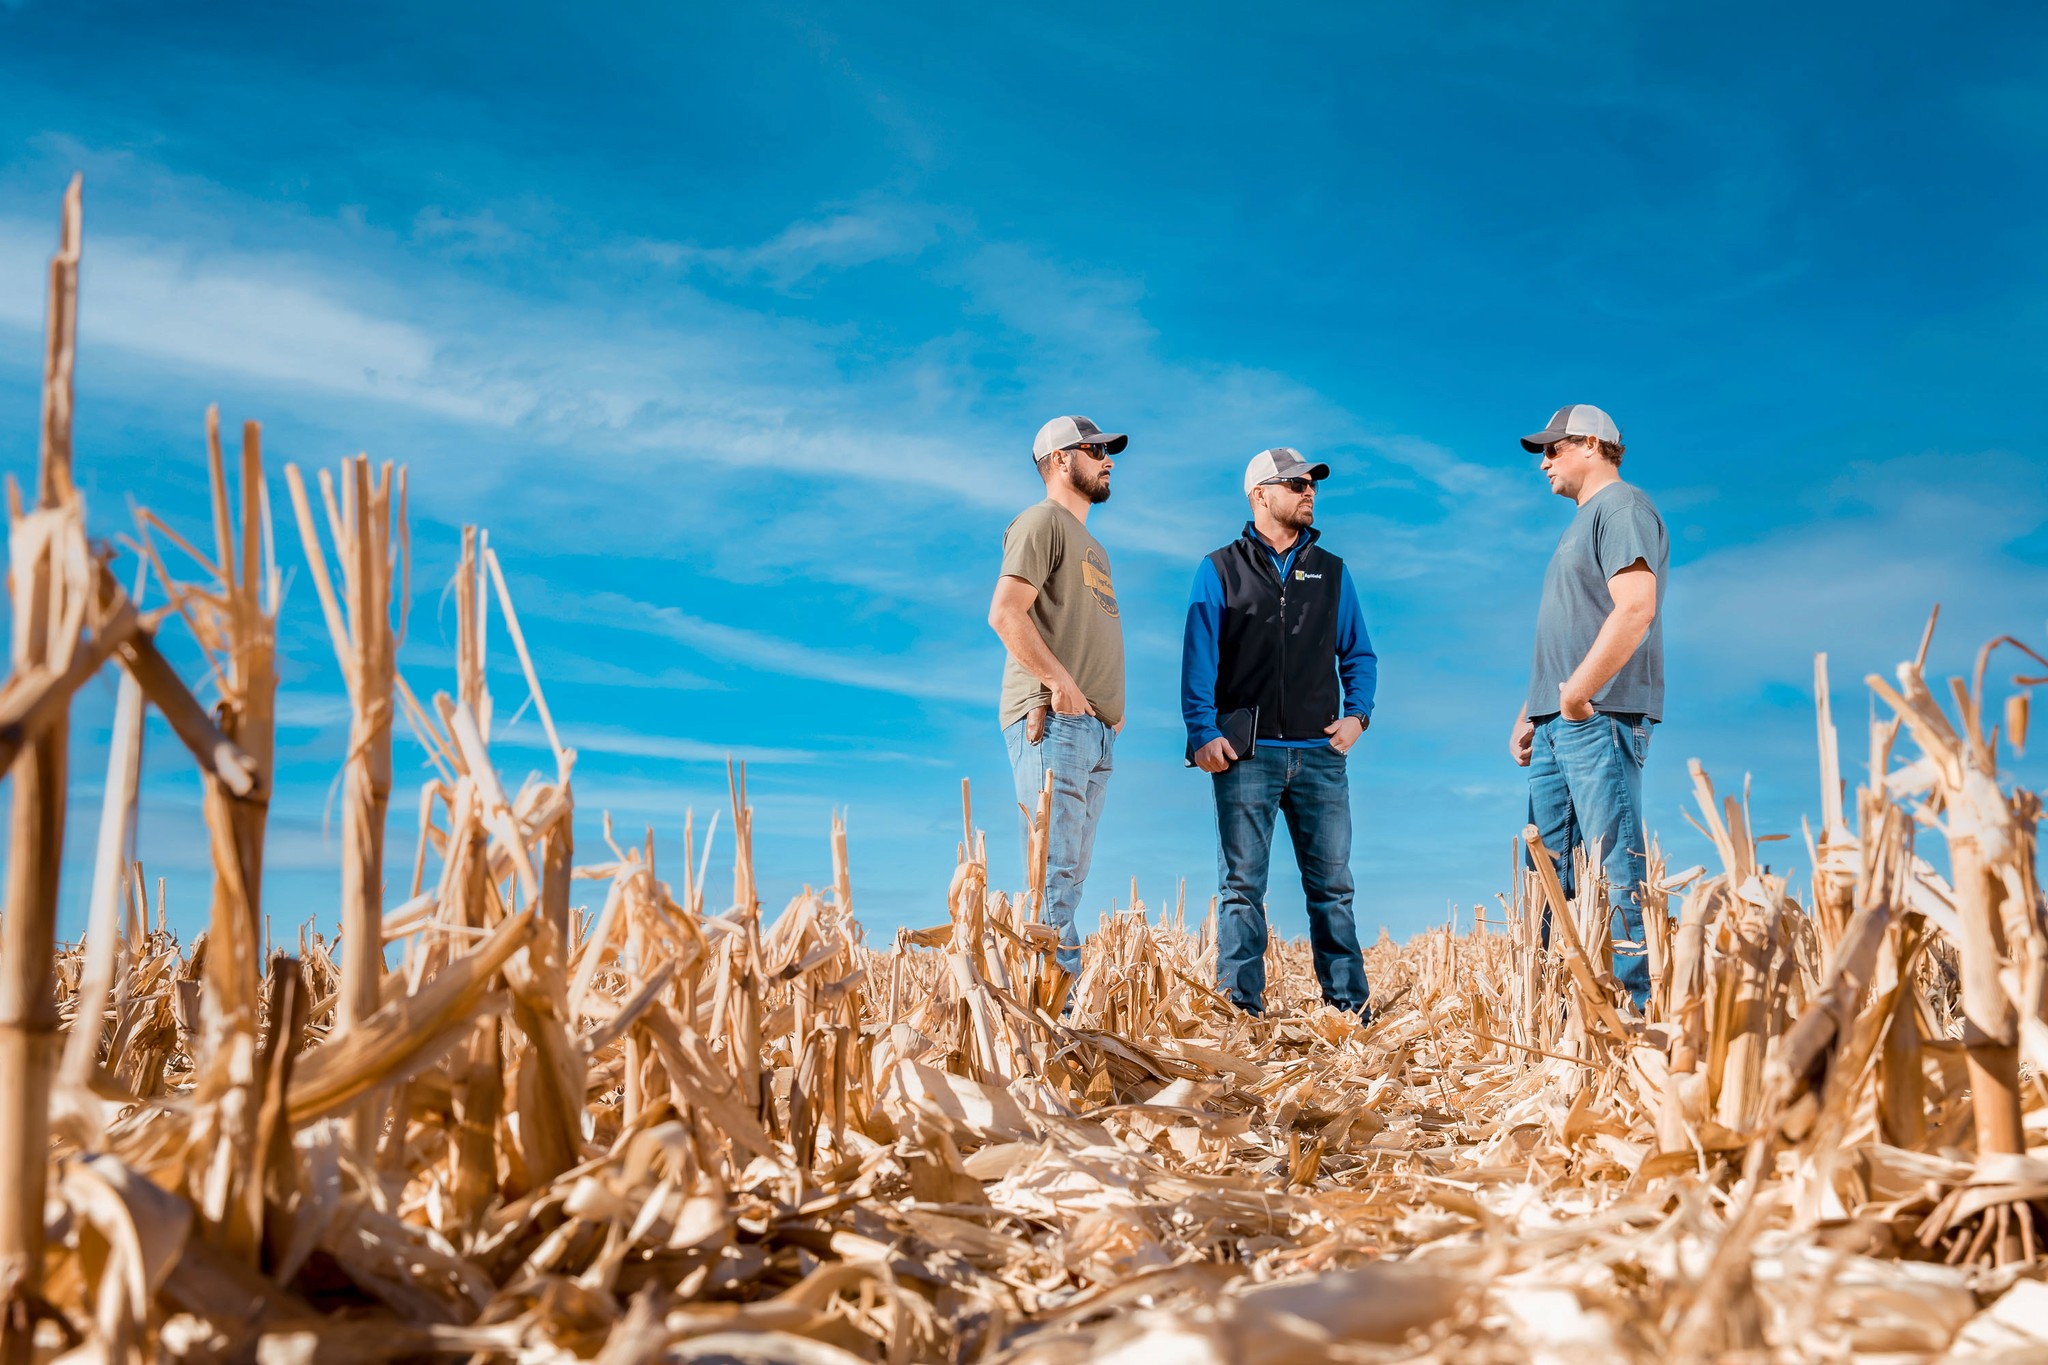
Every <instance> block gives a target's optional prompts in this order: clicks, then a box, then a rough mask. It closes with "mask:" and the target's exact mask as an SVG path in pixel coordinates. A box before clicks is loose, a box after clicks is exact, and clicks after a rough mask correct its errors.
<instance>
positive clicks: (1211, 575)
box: [1180, 536, 1380, 749]
mask: <svg viewBox="0 0 2048 1365" xmlns="http://www.w3.org/2000/svg"><path fill="white" fill-rule="evenodd" d="M1307 541H1308V537H1306V536H1302V537H1298V538H1297V539H1296V540H1295V542H1294V544H1293V545H1291V546H1289V547H1288V549H1287V551H1286V552H1285V553H1284V554H1283V553H1281V552H1279V551H1276V550H1274V549H1273V547H1272V546H1270V545H1267V546H1266V547H1265V548H1266V553H1267V554H1269V555H1271V556H1272V558H1273V567H1274V568H1275V569H1277V570H1278V571H1279V574H1280V577H1281V578H1282V579H1283V580H1284V579H1285V578H1286V577H1287V572H1288V570H1289V569H1291V568H1293V567H1294V557H1295V555H1296V554H1297V553H1299V551H1300V550H1301V547H1302V546H1303V545H1304V544H1306V543H1307ZM1263 543H1264V542H1263V541H1262V542H1261V544H1263ZM1222 638H1223V580H1222V579H1221V578H1219V577H1218V576H1217V574H1216V566H1215V565H1214V564H1212V563H1210V562H1209V560H1208V558H1207V557H1206V556H1205V557H1204V558H1203V560H1202V562H1201V563H1200V564H1199V565H1197V566H1196V568H1195V585H1194V588H1193V590H1192V591H1191V592H1190V593H1189V594H1188V620H1187V628H1186V631H1185V632H1184V633H1183V635H1182V637H1181V651H1180V713H1181V719H1182V720H1184V721H1186V722H1187V727H1188V744H1189V745H1190V746H1191V747H1192V748H1196V749H1199V748H1201V747H1202V746H1203V745H1204V744H1207V743H1208V742H1209V741H1210V740H1212V739H1220V738H1222V736H1223V731H1222V730H1220V729H1219V728H1217V725H1216V670H1217V665H1218V662H1219V660H1220V658H1221V646H1220V642H1221V640H1222ZM1336 663H1337V677H1338V681H1339V682H1341V683H1342V684H1343V687H1344V712H1343V714H1345V715H1347V716H1357V717H1359V718H1361V719H1363V720H1371V719H1372V704H1373V693H1374V691H1375V690H1376V689H1377V688H1378V686H1379V672H1380V664H1379V656H1378V655H1376V654H1374V653H1373V650H1372V637H1371V636H1370V635H1368V634H1367V633H1366V629H1365V610H1364V608H1362V607H1361V606H1359V604H1358V589H1357V588H1356V587H1355V586H1354V585H1353V584H1352V581H1351V566H1350V565H1348V564H1347V565H1346V566H1345V567H1344V575H1343V581H1342V583H1341V584H1340V586H1339V588H1338V593H1337V660H1336ZM1259 743H1261V744H1270V745H1272V746H1274V747H1275V748H1281V749H1310V748H1314V747H1315V746H1316V745H1318V744H1325V743H1328V741H1327V740H1321V739H1262V740H1260V741H1259Z"/></svg>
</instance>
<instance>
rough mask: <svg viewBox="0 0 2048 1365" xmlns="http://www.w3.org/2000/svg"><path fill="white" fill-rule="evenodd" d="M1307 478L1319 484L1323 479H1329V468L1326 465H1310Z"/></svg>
mask: <svg viewBox="0 0 2048 1365" xmlns="http://www.w3.org/2000/svg"><path fill="white" fill-rule="evenodd" d="M1308 476H1309V477H1310V478H1311V479H1314V480H1315V481H1316V482H1317V483H1321V482H1322V481H1323V480H1324V479H1327V478H1329V477H1330V467H1329V466H1328V465H1326V464H1312V465H1310V466H1309V467H1308Z"/></svg>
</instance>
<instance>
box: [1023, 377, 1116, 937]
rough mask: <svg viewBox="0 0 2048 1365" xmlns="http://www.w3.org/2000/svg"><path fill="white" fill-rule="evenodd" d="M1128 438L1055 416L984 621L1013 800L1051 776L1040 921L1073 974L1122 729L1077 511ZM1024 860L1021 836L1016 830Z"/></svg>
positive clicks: (1105, 570)
mask: <svg viewBox="0 0 2048 1365" xmlns="http://www.w3.org/2000/svg"><path fill="white" fill-rule="evenodd" d="M1128 439H1129V438H1128V437H1125V436H1123V435H1120V434H1117V433H1112V432H1105V431H1103V430H1102V429H1101V428H1099V427H1097V426H1096V425H1095V423H1093V422H1091V421H1089V420H1088V419H1087V418H1086V417H1055V418H1053V419H1052V420H1051V421H1050V422H1047V423H1046V424H1045V425H1044V426H1042V427H1040V428H1039V429H1038V439H1037V440H1035V441H1034V442H1033V443H1032V447H1031V455H1032V458H1033V459H1034V460H1035V461H1036V462H1037V464H1038V474H1039V477H1040V478H1041V479H1043V480H1044V481H1045V501H1044V502H1041V503H1038V504H1036V505H1035V506H1032V507H1027V508H1026V509H1024V511H1022V512H1020V513H1018V515H1017V519H1016V520H1015V521H1013V522H1011V523H1010V527H1009V529H1008V530H1007V531H1005V532H1004V533H1003V567H1002V571H1001V576H1000V577H999V578H997V579H996V591H995V597H994V598H993V600H991V601H990V603H989V608H988V623H989V625H990V626H992V627H993V628H994V629H995V632H996V634H997V635H999V636H1001V637H1002V641H1003V644H1004V646H1005V647H1007V648H1008V650H1009V658H1008V660H1007V661H1005V663H1004V665H1003V695H1002V709H1001V718H1002V726H1003V739H1004V741H1005V742H1006V743H1007V744H1008V745H1009V749H1010V770H1011V772H1012V773H1013V774H1014V775H1015V777H1016V782H1017V800H1018V801H1019V802H1020V803H1021V804H1022V805H1023V807H1024V809H1025V810H1026V811H1035V810H1037V809H1038V794H1039V791H1040V790H1041V789H1042V788H1043V786H1044V784H1045V775H1046V773H1048V772H1050V773H1051V774H1052V827H1051V829H1050V830H1049V831H1048V833H1047V839H1046V844H1047V850H1046V869H1045V922H1046V923H1047V924H1051V925H1054V926H1056V927H1057V928H1058V929H1059V931H1060V945H1061V946H1060V951H1059V964H1060V966H1062V967H1064V968H1065V969H1066V970H1067V971H1068V972H1070V973H1073V974H1074V975H1077V976H1078V975H1079V974H1080V971H1081V937H1080V934H1079V933H1078V932H1077V931H1076V929H1075V928H1074V915H1075V912H1076V911H1078V910H1079V909H1080V906H1081V885H1082V883H1083V882H1085V881H1086V880H1087V878H1088V863H1089V860H1090V858H1091V857H1093V855H1094V851H1095V827H1096V825H1097V824H1098V823H1099V822H1100V821H1101V819H1102V798H1103V793H1104V791H1105V790H1106V788H1107V787H1108V785H1109V773H1110V768H1111V756H1112V753H1113V751H1114V749H1115V747H1116V735H1117V732H1118V731H1119V730H1121V729H1123V726H1124V632H1123V623H1122V621H1121V620H1119V619H1118V617H1117V610H1116V588H1115V586H1114V585H1113V584H1112V583H1111V582H1110V574H1109V555H1108V554H1107V553H1106V552H1105V551H1104V550H1103V548H1102V543H1101V542H1100V541H1098V540H1096V539H1095V537H1094V536H1092V535H1090V534H1089V533H1088V509H1089V508H1091V507H1093V506H1094V505H1095V504H1097V503H1100V502H1107V501H1108V500H1109V472H1110V470H1111V469H1113V468H1115V461H1114V460H1112V459H1111V458H1110V457H1111V456H1113V455H1117V454H1121V453H1122V451H1123V448H1124V446H1125V444H1126V443H1127V441H1128ZM1024 847H1025V850H1026V856H1027V857H1028V856H1029V850H1030V847H1031V827H1030V823H1029V821H1028V820H1027V821H1026V822H1025V824H1024Z"/></svg>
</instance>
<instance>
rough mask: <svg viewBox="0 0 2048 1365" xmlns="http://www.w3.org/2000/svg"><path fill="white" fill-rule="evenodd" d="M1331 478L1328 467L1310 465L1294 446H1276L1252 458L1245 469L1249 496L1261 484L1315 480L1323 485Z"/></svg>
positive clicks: (1245, 484) (1245, 488) (1245, 480)
mask: <svg viewBox="0 0 2048 1365" xmlns="http://www.w3.org/2000/svg"><path fill="white" fill-rule="evenodd" d="M1329 477H1330V467H1329V466H1328V465H1326V464H1310V463H1309V462H1308V460H1307V459H1306V458H1305V457H1304V456H1303V455H1302V453H1301V452H1300V451H1298V450H1296V449H1295V448H1294V447H1293V446H1274V447H1273V448H1272V449H1271V450H1262V451H1260V452H1259V453H1258V454H1256V455H1254V456H1252V462H1251V463H1250V464H1248V465H1246V466H1245V467H1244V491H1245V493H1246V495H1247V496H1249V495H1250V493H1251V491H1252V490H1253V489H1254V488H1257V487H1258V486H1259V485H1260V484H1262V483H1271V482H1273V481H1274V480H1275V479H1314V480H1315V481H1316V482H1317V483H1321V482H1322V481H1323V480H1324V479H1327V478H1329Z"/></svg>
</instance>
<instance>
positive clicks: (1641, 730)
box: [1626, 720, 1650, 768]
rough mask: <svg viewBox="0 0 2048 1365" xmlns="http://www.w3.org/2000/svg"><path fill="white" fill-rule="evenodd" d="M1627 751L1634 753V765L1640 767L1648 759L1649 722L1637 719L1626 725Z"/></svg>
mask: <svg viewBox="0 0 2048 1365" xmlns="http://www.w3.org/2000/svg"><path fill="white" fill-rule="evenodd" d="M1626 739H1627V743H1628V751H1629V752H1630V753H1631V754H1634V755H1635V760H1636V766H1637V767H1638V768H1640V767H1642V766H1643V765H1644V764H1645V763H1648V762H1649V761H1650V722H1649V721H1646V720H1639V721H1637V722H1636V723H1635V724H1634V725H1631V726H1628V727H1626Z"/></svg>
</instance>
